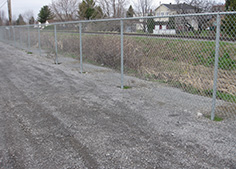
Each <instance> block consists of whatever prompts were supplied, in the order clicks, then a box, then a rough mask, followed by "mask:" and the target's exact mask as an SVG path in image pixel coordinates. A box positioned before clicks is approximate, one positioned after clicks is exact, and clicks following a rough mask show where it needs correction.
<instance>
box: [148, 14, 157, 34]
mask: <svg viewBox="0 0 236 169" xmlns="http://www.w3.org/2000/svg"><path fill="white" fill-rule="evenodd" d="M148 16H153V15H152V13H150V14H149V15H148ZM154 28H155V22H154V19H153V18H149V19H148V20H147V29H148V33H153V29H154Z"/></svg>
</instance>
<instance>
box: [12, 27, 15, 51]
mask: <svg viewBox="0 0 236 169" xmlns="http://www.w3.org/2000/svg"><path fill="white" fill-rule="evenodd" d="M12 32H13V39H14V47H16V32H15V28H14V26H13V27H12Z"/></svg>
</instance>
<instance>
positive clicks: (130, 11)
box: [126, 5, 134, 18]
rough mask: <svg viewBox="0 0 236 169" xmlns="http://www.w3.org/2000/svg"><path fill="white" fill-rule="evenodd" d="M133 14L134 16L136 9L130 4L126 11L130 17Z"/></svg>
mask: <svg viewBox="0 0 236 169" xmlns="http://www.w3.org/2000/svg"><path fill="white" fill-rule="evenodd" d="M133 16H134V9H133V7H132V5H130V6H129V9H128V11H127V12H126V17H127V18H129V17H133Z"/></svg>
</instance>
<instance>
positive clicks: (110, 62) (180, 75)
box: [45, 32, 236, 103]
mask: <svg viewBox="0 0 236 169" xmlns="http://www.w3.org/2000/svg"><path fill="white" fill-rule="evenodd" d="M45 35H46V32H45ZM58 41H60V42H62V46H63V47H62V49H61V50H63V51H64V52H63V53H65V54H66V55H67V56H69V57H72V58H75V57H76V56H79V48H78V46H79V34H72V33H67V34H65V33H62V32H59V33H58ZM119 41H120V37H119V36H118V35H117V36H114V35H92V34H91V35H89V34H83V44H84V45H83V58H84V59H85V60H86V61H87V62H89V63H91V64H95V65H99V66H101V64H104V66H105V67H109V68H112V69H116V70H119V69H120V61H119V52H120V49H119ZM53 42H54V41H53V39H52V42H51V43H53ZM98 42H100V43H98ZM220 49H221V50H220V53H219V54H220V57H219V68H220V69H219V77H220V76H221V77H220V78H222V77H223V78H224V79H221V80H224V83H221V86H220V87H221V88H222V89H223V90H221V91H225V93H223V92H219V91H217V98H218V99H221V100H225V101H229V102H234V103H236V96H234V95H231V94H229V93H232V91H230V90H229V89H228V88H227V85H225V84H229V83H230V84H231V85H235V82H234V81H231V77H234V75H235V73H234V70H236V58H234V57H235V52H236V44H235V43H231V42H220ZM222 49H223V50H222ZM214 50H215V42H214V41H201V40H197V41H196V40H190V39H188V40H184V39H168V38H153V37H135V36H125V38H124V66H125V70H126V72H127V73H128V74H131V75H135V76H137V77H145V79H148V80H152V81H160V82H163V83H167V84H168V85H170V86H173V87H177V88H181V89H183V90H184V91H185V92H188V93H192V94H197V95H202V96H207V97H212V92H211V90H210V89H211V88H212V84H211V81H212V79H211V78H209V77H210V76H211V77H212V75H211V73H212V72H213V68H214V55H215V53H214ZM133 51H135V52H133ZM72 53H73V54H72ZM117 58H118V59H117ZM146 70H148V71H149V70H151V71H150V72H148V71H146ZM163 73H164V75H163ZM145 75H146V76H145ZM225 75H227V76H225ZM156 76H158V77H156ZM180 79H181V80H180ZM199 79H200V80H201V81H200V80H199ZM197 80H198V81H197ZM198 83H199V84H201V85H198ZM222 85H224V86H223V87H222ZM206 89H209V90H206Z"/></svg>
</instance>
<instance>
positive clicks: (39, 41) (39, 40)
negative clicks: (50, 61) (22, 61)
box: [38, 25, 41, 56]
mask: <svg viewBox="0 0 236 169" xmlns="http://www.w3.org/2000/svg"><path fill="white" fill-rule="evenodd" d="M38 43H39V55H40V56H41V39H40V28H39V25H38Z"/></svg>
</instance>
